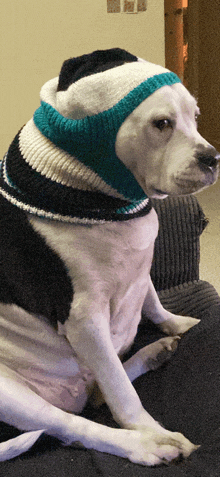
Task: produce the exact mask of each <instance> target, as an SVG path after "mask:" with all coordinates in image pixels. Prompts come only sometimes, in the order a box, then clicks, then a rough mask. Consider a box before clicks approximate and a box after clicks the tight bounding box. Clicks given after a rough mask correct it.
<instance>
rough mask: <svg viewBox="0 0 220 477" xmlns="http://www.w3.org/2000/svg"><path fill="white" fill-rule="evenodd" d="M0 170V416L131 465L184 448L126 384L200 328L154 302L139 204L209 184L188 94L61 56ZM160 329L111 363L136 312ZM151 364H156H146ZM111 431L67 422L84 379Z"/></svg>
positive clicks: (152, 78)
mask: <svg viewBox="0 0 220 477" xmlns="http://www.w3.org/2000/svg"><path fill="white" fill-rule="evenodd" d="M41 100H42V103H41V107H40V108H39V109H38V110H37V111H36V112H35V115H34V117H33V119H31V120H30V121H29V122H28V123H27V124H26V126H24V128H23V129H22V130H21V131H20V132H19V133H18V135H17V136H16V138H15V139H14V141H13V143H12V144H11V146H10V148H9V151H8V153H7V154H6V156H5V158H4V160H3V162H2V166H1V182H0V192H1V195H0V197H1V201H0V207H1V215H2V217H1V234H0V235H1V238H0V252H1V257H2V259H1V265H0V266H1V287H0V290H1V291H0V301H1V304H0V403H1V406H0V419H1V420H2V421H4V422H6V423H9V424H11V425H13V426H16V427H17V428H18V429H20V430H24V431H29V432H26V433H24V434H22V435H21V436H19V437H17V438H15V439H13V440H10V441H7V442H5V443H2V444H1V445H0V460H4V459H10V458H12V457H14V456H16V455H18V454H20V453H21V452H24V451H25V450H27V449H28V448H30V446H31V445H32V444H33V443H34V442H35V441H36V440H37V438H38V437H39V436H40V434H42V432H45V433H47V434H49V435H51V436H55V437H57V438H59V439H60V440H61V441H62V442H63V443H64V444H66V445H68V444H71V443H74V442H80V443H81V444H82V445H84V446H85V447H87V448H93V449H97V450H99V451H101V452H108V453H111V454H115V455H118V456H121V457H125V458H128V459H130V460H131V461H132V462H135V463H139V464H143V465H156V464H160V463H163V462H169V461H171V460H173V459H175V458H177V457H178V456H180V455H183V456H185V457H187V456H189V454H190V453H191V452H192V451H193V450H195V449H196V447H197V446H195V445H193V444H192V443H191V442H189V440H188V439H186V438H185V437H184V436H183V435H182V434H180V433H177V432H170V431H168V430H166V429H164V428H163V427H162V426H161V425H160V424H159V423H157V422H155V420H154V419H153V418H152V417H151V416H150V415H149V414H148V412H147V411H146V410H145V409H144V408H143V406H142V404H141V402H140V399H139V397H138V395H137V393H136V391H135V389H134V387H133V386H132V384H131V381H132V380H134V379H135V378H136V377H137V376H139V375H141V374H143V373H145V372H146V371H148V370H149V369H151V367H152V363H154V364H153V366H154V367H156V366H157V357H158V355H161V352H163V355H164V360H166V359H168V358H169V357H170V355H171V352H172V351H173V350H174V349H175V348H176V345H177V341H178V339H179V335H180V334H182V333H184V332H185V331H187V330H188V329H190V328H191V327H192V326H194V325H196V324H197V323H198V322H199V320H197V319H194V318H189V317H181V316H175V315H173V314H171V313H169V312H168V311H166V310H165V309H164V308H163V307H162V305H161V304H160V302H159V300H158V297H157V294H156V292H155V290H154V287H153V284H152V282H151V279H150V268H151V261H152V256H153V250H154V241H155V238H156V236H157V232H158V220H157V215H156V212H155V211H154V209H153V208H152V207H151V203H150V198H151V197H156V198H164V197H166V196H168V195H170V196H176V195H183V194H190V193H194V192H196V191H198V190H200V189H202V188H204V187H207V186H209V185H210V184H213V183H214V182H215V180H216V179H217V174H218V166H217V160H218V156H217V152H216V150H215V149H214V148H213V147H212V146H211V145H210V144H209V143H207V141H206V140H205V139H204V138H203V137H201V135H200V134H199V133H198V131H197V124H196V122H197V116H198V114H199V110H198V107H197V104H196V101H195V99H194V98H193V97H192V96H191V95H190V93H189V92H188V91H187V90H186V88H185V87H184V86H183V85H182V84H181V83H180V81H179V79H178V78H177V77H176V75H174V74H173V73H171V72H169V71H168V70H166V69H164V68H162V67H160V66H157V65H153V64H151V63H148V62H145V61H143V60H140V59H138V58H136V57H134V56H133V55H131V54H129V53H127V52H125V51H123V50H120V49H113V50H107V51H98V52H95V53H93V54H91V55H85V56H83V57H80V58H75V59H71V60H68V61H67V62H65V63H64V65H63V68H62V70H61V73H60V77H59V79H58V78H55V79H54V80H51V81H49V82H48V83H46V85H44V87H43V88H42V91H41ZM142 311H144V314H145V315H146V316H147V317H148V318H149V319H151V320H152V321H153V322H154V323H156V324H157V325H158V326H159V327H160V328H161V329H162V331H164V332H165V333H167V334H169V335H171V336H170V337H167V338H163V339H161V340H159V341H158V342H156V343H153V344H151V345H149V346H146V347H145V348H143V349H141V350H140V351H139V352H138V353H137V354H136V355H135V356H133V357H132V358H131V359H129V360H128V361H127V362H126V363H124V364H123V365H122V362H121V358H122V357H123V355H124V353H125V352H126V351H127V350H128V349H129V348H130V346H131V344H132V343H133V340H134V337H135V335H136V332H137V327H138V324H139V322H140V319H141V312H142ZM159 362H160V360H159V359H158V366H159ZM95 383H96V385H97V384H98V387H99V389H100V391H101V393H102V396H103V398H104V400H105V401H106V403H107V404H108V406H109V408H110V410H111V412H112V414H113V416H114V419H115V420H116V422H117V423H119V424H120V426H121V427H122V429H112V428H108V427H106V426H103V425H100V424H97V423H95V422H91V421H88V420H86V419H84V418H82V417H80V416H78V415H77V414H79V413H80V412H81V411H82V409H83V407H84V405H85V403H86V401H87V399H88V397H89V396H91V394H92V391H93V389H94V385H95Z"/></svg>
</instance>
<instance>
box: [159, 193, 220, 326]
mask: <svg viewBox="0 0 220 477" xmlns="http://www.w3.org/2000/svg"><path fill="white" fill-rule="evenodd" d="M152 205H153V207H154V208H155V210H156V212H157V214H158V219H159V234H158V237H157V239H156V242H155V251H154V259H153V264H152V268H151V277H152V280H153V283H154V286H155V288H156V290H157V292H158V296H159V298H160V301H161V303H162V304H163V306H164V307H165V308H166V309H167V310H169V311H171V312H172V313H175V314H180V315H185V316H187V315H188V316H195V317H198V318H199V317H200V314H202V313H204V311H205V310H207V309H208V308H209V307H210V306H212V305H219V304H220V298H219V295H218V293H217V291H216V290H215V288H214V287H213V286H212V285H210V283H208V282H205V281H202V280H200V279H199V260H200V243H199V241H200V235H201V233H202V232H203V230H204V228H205V227H206V226H207V223H208V222H207V219H206V218H205V215H204V213H203V211H202V209H201V207H200V205H199V203H198V201H197V198H196V197H195V196H185V197H167V198H166V199H164V200H159V199H153V200H152Z"/></svg>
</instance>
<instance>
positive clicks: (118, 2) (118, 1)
mask: <svg viewBox="0 0 220 477" xmlns="http://www.w3.org/2000/svg"><path fill="white" fill-rule="evenodd" d="M146 10H147V0H107V12H108V13H134V14H135V13H140V12H145V11H146Z"/></svg>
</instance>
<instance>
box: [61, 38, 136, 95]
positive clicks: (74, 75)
mask: <svg viewBox="0 0 220 477" xmlns="http://www.w3.org/2000/svg"><path fill="white" fill-rule="evenodd" d="M137 60H138V58H137V57H136V56H134V55H132V54H131V53H128V52H127V51H126V50H122V49H121V48H112V49H110V50H97V51H94V52H93V53H90V54H88V55H83V56H79V57H77V58H70V59H69V60H66V61H64V63H63V66H62V68H61V72H60V75H59V83H58V88H57V91H66V90H67V89H68V87H69V86H70V85H71V84H72V83H75V82H76V81H78V80H79V79H81V78H84V77H85V76H90V75H93V74H95V73H100V72H102V71H106V70H108V69H111V68H115V67H116V66H120V65H123V64H124V63H129V62H133V61H137Z"/></svg>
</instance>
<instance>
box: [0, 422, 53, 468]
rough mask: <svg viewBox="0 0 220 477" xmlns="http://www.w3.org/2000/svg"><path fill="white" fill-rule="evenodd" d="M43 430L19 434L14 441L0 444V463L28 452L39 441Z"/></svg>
mask: <svg viewBox="0 0 220 477" xmlns="http://www.w3.org/2000/svg"><path fill="white" fill-rule="evenodd" d="M43 432H45V429H43V430H40V431H30V432H25V433H24V434H21V435H20V436H18V437H15V438H14V439H9V440H8V441H5V442H1V443H0V462H3V461H4V460H9V459H13V458H14V457H17V456H18V455H20V454H23V452H26V451H28V450H29V449H30V448H31V447H32V446H33V445H34V443H35V442H36V441H37V440H38V439H39V437H40V436H41V434H43Z"/></svg>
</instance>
